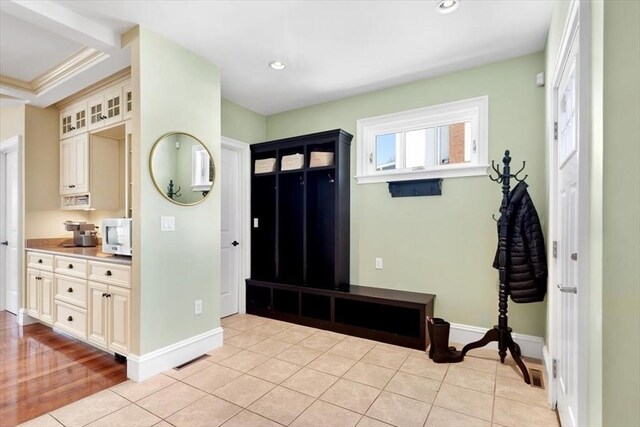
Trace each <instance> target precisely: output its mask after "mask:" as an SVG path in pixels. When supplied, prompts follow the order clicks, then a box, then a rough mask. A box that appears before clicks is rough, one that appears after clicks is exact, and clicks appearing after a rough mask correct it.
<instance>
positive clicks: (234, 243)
mask: <svg viewBox="0 0 640 427" xmlns="http://www.w3.org/2000/svg"><path fill="white" fill-rule="evenodd" d="M231 244H232V245H233V246H238V245H239V244H240V243H238V242H237V241H236V240H234V241H233V242H231Z"/></svg>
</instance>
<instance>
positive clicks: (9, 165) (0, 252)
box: [0, 137, 22, 314]
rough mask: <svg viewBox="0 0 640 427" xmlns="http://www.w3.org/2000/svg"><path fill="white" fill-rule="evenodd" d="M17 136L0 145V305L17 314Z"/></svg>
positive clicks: (18, 192) (20, 236)
mask: <svg viewBox="0 0 640 427" xmlns="http://www.w3.org/2000/svg"><path fill="white" fill-rule="evenodd" d="M19 150H20V138H19V137H14V138H11V139H10V140H7V141H3V142H2V145H0V166H2V167H1V168H0V242H3V244H2V245H1V246H0V293H1V297H0V309H6V310H7V311H9V312H11V313H14V314H18V309H19V308H20V289H21V280H20V279H21V274H20V271H21V268H20V265H21V256H20V254H21V253H22V241H21V239H22V230H21V223H22V221H21V199H22V198H21V167H20V151H19Z"/></svg>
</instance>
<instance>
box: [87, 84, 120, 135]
mask: <svg viewBox="0 0 640 427" xmlns="http://www.w3.org/2000/svg"><path fill="white" fill-rule="evenodd" d="M122 120H123V118H122V86H117V87H113V88H109V89H107V90H105V91H102V92H100V93H99V94H97V95H96V96H94V97H93V98H91V99H90V100H89V130H90V131H92V130H96V129H100V128H103V127H105V126H110V125H112V124H114V123H118V122H120V121H122Z"/></svg>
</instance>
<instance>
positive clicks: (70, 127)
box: [60, 102, 88, 139]
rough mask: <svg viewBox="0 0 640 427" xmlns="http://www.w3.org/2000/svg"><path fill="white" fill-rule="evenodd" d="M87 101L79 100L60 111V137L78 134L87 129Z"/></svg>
mask: <svg viewBox="0 0 640 427" xmlns="http://www.w3.org/2000/svg"><path fill="white" fill-rule="evenodd" d="M87 125H88V120H87V103H86V102H80V103H77V104H74V105H72V106H71V107H69V108H66V109H64V110H62V112H61V113H60V139H65V138H69V137H71V136H75V135H80V134H81V133H83V132H86V131H87Z"/></svg>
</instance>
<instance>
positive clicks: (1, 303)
mask: <svg viewBox="0 0 640 427" xmlns="http://www.w3.org/2000/svg"><path fill="white" fill-rule="evenodd" d="M13 150H16V151H17V152H18V244H17V245H16V246H17V248H18V313H16V314H18V315H19V314H20V309H21V308H22V307H23V306H24V305H25V302H24V301H23V298H22V297H23V295H24V294H25V292H24V283H25V275H26V271H25V268H24V259H25V253H24V236H25V232H24V224H25V220H24V212H25V209H24V199H25V194H24V170H25V166H24V162H25V160H24V143H23V138H22V135H16V136H12V137H11V138H7V139H5V140H3V141H0V155H2V154H3V153H8V152H9V151H13ZM3 172H4V169H3ZM3 180H4V178H2V179H0V182H2V181H3ZM0 199H2V201H3V203H4V188H0ZM3 215H4V213H2V212H0V227H3V226H4V218H3ZM0 231H2V232H3V233H4V230H0ZM0 264H1V262H0ZM4 268H5V267H4V266H3V265H0V271H4ZM6 292H7V290H6V286H5V284H4V283H3V281H2V280H1V279H0V310H4V309H5V308H6V301H5V299H6ZM18 324H19V325H21V324H22V323H20V317H19V316H18ZM27 324H29V323H27Z"/></svg>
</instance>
